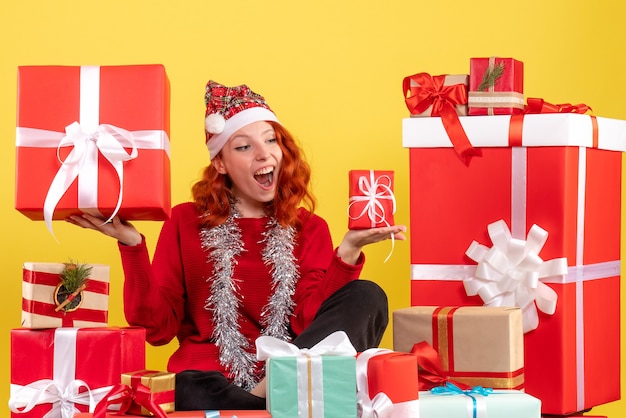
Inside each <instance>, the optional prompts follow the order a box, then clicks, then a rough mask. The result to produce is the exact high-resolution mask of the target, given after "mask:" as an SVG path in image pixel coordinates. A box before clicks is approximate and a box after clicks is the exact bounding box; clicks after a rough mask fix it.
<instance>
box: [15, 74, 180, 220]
mask: <svg viewBox="0 0 626 418" xmlns="http://www.w3.org/2000/svg"><path fill="white" fill-rule="evenodd" d="M169 123H170V122H169V81H168V79H167V75H166V73H165V68H164V67H163V66H162V65H126V66H124V65H122V66H80V67H79V66H23V67H19V68H18V95H17V140H16V193H15V208H16V209H17V210H18V211H20V212H21V213H23V214H24V215H26V216H27V217H28V218H30V219H33V220H45V221H46V224H47V225H48V228H49V229H51V222H52V220H54V219H65V218H67V217H68V216H69V215H73V214H80V213H81V212H88V213H91V214H95V215H100V216H104V217H110V216H111V215H113V214H118V215H120V216H121V217H122V218H124V219H136V220H164V219H167V218H168V217H169V214H170V206H171V201H170V200H171V197H170V159H169Z"/></svg>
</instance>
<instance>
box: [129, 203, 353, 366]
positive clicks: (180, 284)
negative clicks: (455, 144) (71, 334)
mask: <svg viewBox="0 0 626 418" xmlns="http://www.w3.org/2000/svg"><path fill="white" fill-rule="evenodd" d="M306 213H307V212H305V210H304V209H301V211H300V217H301V218H302V219H305V214H306ZM235 221H236V222H237V223H238V224H239V226H240V228H241V231H242V236H243V242H244V249H245V250H244V252H242V254H241V255H240V256H239V257H238V259H237V260H236V264H235V270H234V277H233V278H235V279H237V280H239V282H238V283H239V286H240V287H239V294H238V296H239V300H240V302H241V307H240V309H239V323H240V326H241V332H242V334H243V335H245V336H246V337H247V339H248V341H249V342H250V346H251V347H255V345H254V341H255V340H256V338H257V337H259V336H260V330H261V327H260V325H259V323H260V322H259V321H260V317H261V309H262V308H263V307H264V306H265V305H266V304H267V301H268V298H269V296H270V294H271V279H272V278H271V275H270V272H269V270H268V267H267V266H266V265H265V263H264V262H263V260H262V257H261V251H262V249H263V245H264V244H261V241H262V238H263V236H262V233H263V232H264V231H265V228H266V224H267V218H260V219H256V218H240V219H236V220H235ZM199 232H200V229H199V213H198V212H197V210H196V209H195V206H194V205H193V204H192V203H183V204H180V205H178V206H176V207H174V208H173V209H172V216H171V218H170V219H169V220H167V221H165V222H164V224H163V228H162V230H161V234H160V236H159V240H158V242H157V246H156V249H155V253H154V257H153V260H152V263H151V262H150V256H149V254H148V250H147V247H146V243H145V240H144V242H142V243H141V244H140V245H137V246H124V245H120V246H119V248H120V253H121V256H122V266H123V269H124V276H125V282H124V312H125V315H126V320H127V321H128V323H129V324H130V325H136V326H142V327H144V328H146V331H147V341H148V342H149V343H150V344H153V345H162V344H167V343H168V342H170V341H171V340H172V339H173V338H174V337H177V338H178V340H179V347H178V349H177V350H176V351H175V352H174V354H173V355H172V357H171V358H170V360H169V363H168V367H167V368H168V370H169V371H172V372H179V371H182V370H189V369H195V370H219V371H221V372H224V373H226V371H225V370H224V368H223V367H222V366H221V365H220V363H219V349H218V348H217V346H216V345H215V344H214V343H213V342H212V341H213V340H212V336H213V335H212V334H213V323H212V313H211V312H210V311H208V310H207V309H205V304H206V301H207V297H208V296H209V290H210V286H211V276H212V271H213V266H212V264H211V263H210V261H209V259H208V255H209V254H208V252H207V251H205V250H204V249H203V248H202V246H201V239H200V234H199ZM294 256H295V257H296V259H297V264H298V267H299V273H300V279H299V280H298V283H297V285H296V291H295V295H294V302H295V309H294V315H293V316H292V318H291V328H292V330H293V331H294V332H295V333H296V335H297V334H299V333H300V332H302V330H303V329H305V328H306V327H307V326H308V325H309V324H310V323H311V321H312V320H313V318H314V316H315V314H316V312H317V310H318V309H319V307H320V305H321V303H322V302H323V301H324V299H326V298H327V297H328V296H330V295H331V294H332V293H333V292H335V291H336V290H337V289H339V288H340V287H342V286H343V285H344V284H346V283H348V282H350V281H352V280H356V279H357V278H358V277H359V274H360V273H361V270H362V267H363V263H364V255H363V254H362V255H361V257H360V259H359V261H358V263H357V265H349V264H345V263H344V262H343V261H341V259H340V258H338V257H337V256H336V254H335V251H334V249H333V245H332V240H331V236H330V232H329V229H328V225H327V223H326V221H324V220H323V219H322V218H320V217H319V216H317V215H311V216H309V217H308V218H306V219H305V221H304V225H303V229H302V231H301V233H300V234H299V235H298V239H297V243H296V246H295V249H294Z"/></svg>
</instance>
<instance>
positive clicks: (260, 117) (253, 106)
mask: <svg viewBox="0 0 626 418" xmlns="http://www.w3.org/2000/svg"><path fill="white" fill-rule="evenodd" d="M204 103H205V104H206V112H205V115H204V116H205V118H204V130H205V134H206V145H207V148H208V149H209V155H210V157H211V159H213V158H215V156H216V155H217V154H218V153H219V152H220V150H221V149H222V148H223V147H224V145H225V144H226V142H227V141H228V139H229V138H230V136H231V135H232V134H234V133H235V132H237V131H238V130H239V129H241V128H243V127H244V126H246V125H249V124H251V123H253V122H259V121H274V122H278V119H277V118H276V115H275V114H274V112H272V110H271V109H270V107H269V106H268V105H267V103H266V102H265V99H264V98H263V96H261V95H260V94H257V93H255V92H253V91H252V90H250V88H249V87H248V86H246V85H245V84H242V85H240V86H236V87H226V86H223V85H221V84H219V83H216V82H215V81H213V80H210V81H209V82H208V83H207V85H206V93H205V95H204ZM279 123H280V122H279Z"/></svg>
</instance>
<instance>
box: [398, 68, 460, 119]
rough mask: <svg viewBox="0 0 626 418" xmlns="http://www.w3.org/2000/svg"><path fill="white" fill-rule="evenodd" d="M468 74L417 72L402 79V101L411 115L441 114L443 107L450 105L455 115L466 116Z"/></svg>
mask: <svg viewBox="0 0 626 418" xmlns="http://www.w3.org/2000/svg"><path fill="white" fill-rule="evenodd" d="M468 88H469V75H467V74H443V75H436V76H431V75H430V74H428V73H418V74H414V75H411V76H408V77H405V78H404V79H403V81H402V89H403V90H404V101H405V103H406V105H407V107H408V109H409V112H410V113H411V117H422V116H441V112H442V111H443V109H442V108H443V107H446V106H448V107H451V108H452V109H454V111H455V112H456V114H457V115H459V116H467V90H468Z"/></svg>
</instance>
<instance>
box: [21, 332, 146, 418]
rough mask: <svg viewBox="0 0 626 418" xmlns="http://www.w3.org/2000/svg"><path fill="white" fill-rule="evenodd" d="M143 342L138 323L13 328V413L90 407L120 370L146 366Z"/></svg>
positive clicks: (65, 413) (64, 412)
mask: <svg viewBox="0 0 626 418" xmlns="http://www.w3.org/2000/svg"><path fill="white" fill-rule="evenodd" d="M145 344H146V331H145V330H144V329H143V328H138V327H126V328H113V327H110V328H55V329H45V330H33V329H25V328H20V329H13V330H11V397H10V399H9V408H10V409H11V411H12V413H11V417H13V418H17V417H24V418H40V417H43V416H44V415H46V414H49V415H46V416H49V417H57V418H58V417H60V418H71V417H73V415H74V413H76V412H93V411H94V409H95V406H96V404H97V403H98V402H99V401H100V400H101V399H102V398H104V396H105V395H106V394H107V393H108V392H109V391H110V390H111V389H112V388H113V386H114V385H116V384H118V383H119V381H120V376H121V374H122V373H124V372H127V371H129V370H139V369H143V368H145V361H146V356H145Z"/></svg>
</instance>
